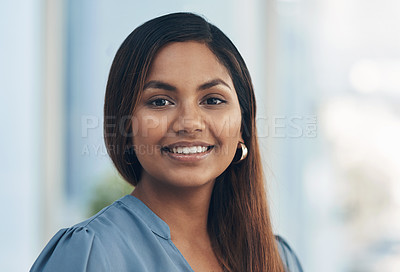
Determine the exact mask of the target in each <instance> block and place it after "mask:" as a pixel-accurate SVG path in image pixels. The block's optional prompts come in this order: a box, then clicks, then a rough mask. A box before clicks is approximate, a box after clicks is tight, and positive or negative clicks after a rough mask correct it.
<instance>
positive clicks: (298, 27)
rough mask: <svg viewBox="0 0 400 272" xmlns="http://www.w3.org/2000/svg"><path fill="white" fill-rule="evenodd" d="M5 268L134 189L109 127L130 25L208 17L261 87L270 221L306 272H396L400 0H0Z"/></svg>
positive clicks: (399, 245) (24, 266)
mask: <svg viewBox="0 0 400 272" xmlns="http://www.w3.org/2000/svg"><path fill="white" fill-rule="evenodd" d="M0 6H1V8H0V48H1V50H0V82H1V87H0V92H1V95H0V120H1V135H0V137H1V138H0V139H1V140H0V150H1V155H0V160H1V161H0V167H1V171H0V182H1V190H0V211H1V212H0V218H1V224H0V235H1V236H0V241H1V243H0V271H28V270H29V268H30V266H31V265H32V263H33V262H34V260H35V258H36V257H37V256H38V255H39V253H40V251H41V250H42V248H43V247H44V246H45V244H46V243H47V242H48V240H49V239H50V238H51V237H52V236H53V235H54V234H55V232H56V231H57V230H58V229H60V228H62V227H68V226H71V225H73V224H75V223H77V222H79V221H81V220H83V219H85V218H87V217H88V216H90V215H92V214H93V213H95V212H96V211H97V210H99V209H100V208H101V207H103V206H104V205H107V204H108V203H111V202H112V201H113V200H115V199H117V198H119V197H120V196H122V195H124V194H126V193H129V192H130V190H131V189H132V188H130V187H129V186H128V185H126V184H125V183H124V182H123V181H122V180H121V178H120V177H119V176H118V174H117V172H116V170H115V169H114V168H113V166H112V164H111V161H110V159H109V158H108V156H107V154H106V150H105V146H104V142H103V137H102V122H103V116H102V108H103V99H104V93H105V85H106V81H107V76H108V71H109V68H110V65H111V62H112V59H113V57H114V55H115V52H116V51H117V49H118V47H119V46H120V44H121V43H122V41H123V40H124V39H125V37H126V36H127V35H128V34H129V33H130V32H131V31H132V30H133V29H134V28H135V27H137V26H138V25H140V24H142V23H143V22H145V21H147V20H149V19H151V18H153V17H156V16H159V15H163V14H166V13H169V12H175V11H192V12H195V13H198V14H202V15H204V16H205V17H206V18H207V19H208V20H209V21H210V22H212V23H214V24H215V25H217V26H218V27H219V28H221V29H222V30H223V31H224V32H225V33H226V34H227V35H228V36H229V37H230V38H231V39H232V40H233V42H234V43H235V44H236V46H237V47H238V49H239V51H240V52H241V53H242V55H243V57H244V59H245V61H246V62H247V65H248V67H249V69H250V72H251V74H252V78H253V82H254V85H255V90H256V95H257V99H258V100H257V103H258V116H257V124H258V130H259V136H260V142H261V147H262V154H263V159H264V165H265V172H266V176H267V183H268V194H269V201H270V207H271V213H272V217H273V223H274V230H275V232H276V233H279V234H281V235H282V236H283V237H285V238H286V239H287V240H288V241H289V243H290V244H291V246H292V247H293V248H294V250H295V251H296V252H297V254H298V256H299V258H300V260H301V262H302V264H303V266H304V269H305V271H310V272H321V271H323V272H342V271H343V272H375V271H379V272H392V271H393V272H394V271H400V163H399V162H400V158H399V154H400V144H399V140H400V35H399V34H400V16H399V14H400V1H398V0H380V1H376V0H375V1H373V0H318V1H317V0H266V1H262V0H249V1H244V0H241V1H240V0H234V1H228V0H222V1H211V0H202V1H183V0H175V1H151V2H150V1H132V0H130V1H128V0H119V1H106V0H96V1H94V0H87V1H78V0H69V1H67V0H47V1H46V0H14V1H11V0H8V1H7V0H6V1H2V2H1V4H0Z"/></svg>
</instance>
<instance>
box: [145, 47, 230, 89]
mask: <svg viewBox="0 0 400 272" xmlns="http://www.w3.org/2000/svg"><path fill="white" fill-rule="evenodd" d="M154 77H157V79H160V78H166V77H169V78H174V77H177V78H180V79H184V78H192V79H193V78H194V77H196V78H198V79H199V80H201V79H203V80H207V79H209V78H210V77H221V78H225V79H227V80H229V81H230V82H231V78H230V75H229V72H228V70H227V69H226V67H225V66H224V65H222V64H221V63H220V61H219V60H218V58H217V57H216V56H215V55H214V53H213V52H212V51H211V50H210V49H209V48H208V47H207V45H206V44H204V43H200V42H195V41H189V42H173V43H169V44H167V45H165V46H164V47H162V48H161V49H160V50H159V51H158V52H157V54H156V55H155V57H154V59H153V61H152V64H151V67H150V71H149V74H148V79H154Z"/></svg>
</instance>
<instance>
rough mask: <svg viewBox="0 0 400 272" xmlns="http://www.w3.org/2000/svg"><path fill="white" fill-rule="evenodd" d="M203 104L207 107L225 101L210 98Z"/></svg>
mask: <svg viewBox="0 0 400 272" xmlns="http://www.w3.org/2000/svg"><path fill="white" fill-rule="evenodd" d="M204 102H205V104H207V105H219V104H221V103H225V102H226V101H224V100H222V99H219V98H216V97H210V98H207V99H206V100H205V101H204Z"/></svg>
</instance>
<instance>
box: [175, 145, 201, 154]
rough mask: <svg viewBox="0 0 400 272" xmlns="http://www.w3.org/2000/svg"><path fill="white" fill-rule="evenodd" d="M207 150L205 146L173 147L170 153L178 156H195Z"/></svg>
mask: <svg viewBox="0 0 400 272" xmlns="http://www.w3.org/2000/svg"><path fill="white" fill-rule="evenodd" d="M207 149H208V148H207V147H205V146H191V147H174V148H172V152H173V153H178V154H196V153H203V152H206V151H207Z"/></svg>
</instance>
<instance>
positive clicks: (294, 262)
mask: <svg viewBox="0 0 400 272" xmlns="http://www.w3.org/2000/svg"><path fill="white" fill-rule="evenodd" d="M275 239H276V242H277V244H278V250H279V254H280V255H281V259H282V262H283V265H284V266H285V271H286V272H303V268H302V267H301V264H300V261H299V259H298V258H297V256H296V254H295V253H294V251H293V250H292V248H291V247H290V246H289V245H288V243H287V242H286V241H285V240H284V239H283V238H282V237H280V236H275Z"/></svg>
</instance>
